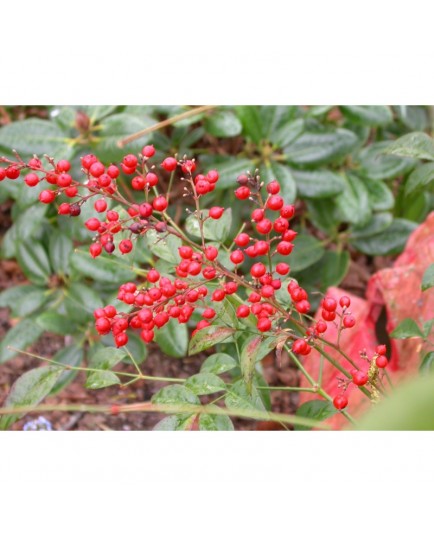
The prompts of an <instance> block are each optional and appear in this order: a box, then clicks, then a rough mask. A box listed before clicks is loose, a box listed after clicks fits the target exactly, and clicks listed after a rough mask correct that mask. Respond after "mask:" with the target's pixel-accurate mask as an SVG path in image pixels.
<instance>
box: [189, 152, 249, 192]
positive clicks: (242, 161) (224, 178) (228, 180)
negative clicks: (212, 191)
mask: <svg viewBox="0 0 434 536" xmlns="http://www.w3.org/2000/svg"><path fill="white" fill-rule="evenodd" d="M200 164H201V170H202V172H205V173H206V172H208V171H209V170H210V169H217V170H218V172H219V177H220V178H219V180H218V182H217V183H216V190H222V189H224V188H232V189H233V190H235V189H236V188H237V187H238V184H237V177H238V175H240V174H241V173H246V172H247V171H251V172H253V171H254V169H255V166H254V164H253V162H252V161H251V160H248V159H247V158H237V157H235V156H214V155H206V156H205V155H204V156H203V157H201V158H200Z"/></svg>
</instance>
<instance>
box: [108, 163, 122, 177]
mask: <svg viewBox="0 0 434 536" xmlns="http://www.w3.org/2000/svg"><path fill="white" fill-rule="evenodd" d="M107 175H108V176H109V177H110V178H111V179H116V178H117V177H119V168H118V167H117V166H115V165H114V164H111V165H110V166H109V167H108V168H107Z"/></svg>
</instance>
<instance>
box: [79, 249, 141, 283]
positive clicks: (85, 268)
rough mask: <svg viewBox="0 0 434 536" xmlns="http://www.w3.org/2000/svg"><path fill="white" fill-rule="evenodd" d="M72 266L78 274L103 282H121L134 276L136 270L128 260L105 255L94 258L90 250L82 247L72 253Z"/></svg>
mask: <svg viewBox="0 0 434 536" xmlns="http://www.w3.org/2000/svg"><path fill="white" fill-rule="evenodd" d="M71 267H72V269H73V270H74V272H75V273H76V274H79V275H81V276H86V277H91V278H92V279H94V280H95V281H99V282H102V283H113V284H121V283H125V281H129V280H130V279H131V278H134V272H133V270H132V269H131V267H130V266H129V265H128V264H126V261H124V260H122V259H120V258H118V257H106V256H104V255H101V256H100V257H97V258H95V259H93V258H92V257H91V256H90V254H89V252H88V251H85V250H82V249H80V250H77V251H74V253H73V254H72V255H71Z"/></svg>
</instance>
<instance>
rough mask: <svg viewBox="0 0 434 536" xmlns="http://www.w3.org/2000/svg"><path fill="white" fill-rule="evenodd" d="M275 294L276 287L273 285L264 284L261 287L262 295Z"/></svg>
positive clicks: (267, 296) (266, 296) (270, 295)
mask: <svg viewBox="0 0 434 536" xmlns="http://www.w3.org/2000/svg"><path fill="white" fill-rule="evenodd" d="M273 295H274V288H273V287H272V286H271V285H264V286H263V287H262V288H261V296H263V297H264V298H271V297H272V296H273Z"/></svg>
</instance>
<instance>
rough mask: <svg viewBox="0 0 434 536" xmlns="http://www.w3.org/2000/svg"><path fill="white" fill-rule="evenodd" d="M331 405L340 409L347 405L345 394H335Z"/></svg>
mask: <svg viewBox="0 0 434 536" xmlns="http://www.w3.org/2000/svg"><path fill="white" fill-rule="evenodd" d="M333 405H334V407H335V408H336V409H338V410H342V409H344V408H346V407H347V406H348V398H347V396H346V395H343V394H342V395H336V396H335V397H334V398H333Z"/></svg>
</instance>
